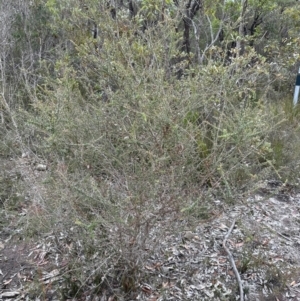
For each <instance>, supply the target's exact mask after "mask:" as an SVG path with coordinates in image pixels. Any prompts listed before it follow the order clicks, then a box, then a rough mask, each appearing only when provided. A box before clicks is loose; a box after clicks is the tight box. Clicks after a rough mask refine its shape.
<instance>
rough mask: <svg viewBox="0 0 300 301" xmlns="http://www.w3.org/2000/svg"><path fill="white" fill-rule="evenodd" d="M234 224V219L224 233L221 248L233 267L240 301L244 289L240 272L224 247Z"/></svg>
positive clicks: (242, 299)
mask: <svg viewBox="0 0 300 301" xmlns="http://www.w3.org/2000/svg"><path fill="white" fill-rule="evenodd" d="M234 225H235V220H234V221H233V222H232V225H231V227H230V229H229V230H228V232H227V234H226V235H225V237H224V240H223V244H222V245H223V248H224V250H225V251H226V253H227V255H228V258H229V261H230V263H231V266H232V268H233V271H234V274H235V277H236V279H237V282H238V284H239V288H240V301H244V290H243V284H242V280H241V277H240V274H239V272H238V270H237V268H236V265H235V262H234V259H233V257H232V254H231V253H230V251H229V249H228V248H227V247H226V242H227V239H228V237H229V235H230V234H231V232H232V230H233V227H234Z"/></svg>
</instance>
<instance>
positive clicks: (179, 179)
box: [0, 1, 300, 298]
mask: <svg viewBox="0 0 300 301" xmlns="http://www.w3.org/2000/svg"><path fill="white" fill-rule="evenodd" d="M13 2H14V1H13ZM15 2H16V3H15V4H16V5H17V1H15ZM71 2H72V6H70V5H69V4H68V1H61V2H57V1H32V3H31V4H29V3H25V4H23V6H22V5H21V4H18V5H17V9H16V10H13V8H12V7H11V6H10V5H8V4H7V5H4V4H2V6H3V9H4V11H5V12H6V13H7V14H9V16H10V18H12V20H13V21H12V22H11V24H9V25H10V27H8V28H7V29H6V31H5V32H4V33H3V34H6V39H7V41H9V43H10V44H9V45H8V46H7V49H4V48H3V49H2V48H1V50H0V51H1V58H2V61H1V62H2V63H1V64H3V65H2V69H1V70H2V71H1V72H2V86H1V96H2V100H1V110H2V111H1V114H2V115H1V144H0V151H1V155H2V156H3V157H10V158H17V157H20V156H21V155H22V153H24V152H28V153H29V156H30V157H33V158H35V160H37V161H39V160H40V161H43V162H46V165H47V168H48V178H47V180H46V181H44V182H43V185H44V187H45V189H46V190H47V197H46V198H43V199H41V200H40V202H39V207H40V210H39V212H38V214H37V212H36V211H34V212H33V214H32V215H31V214H28V215H27V221H26V227H25V228H24V231H25V232H24V233H25V235H26V233H27V235H28V236H29V237H30V238H31V239H37V238H38V237H39V235H42V234H43V233H47V232H49V230H50V229H51V231H52V233H53V235H58V236H59V235H60V233H62V232H63V233H65V239H66V240H69V242H68V243H69V244H70V243H71V242H72V243H73V244H74V246H75V245H76V247H74V248H75V249H76V251H74V254H72V257H71V259H72V260H71V261H70V267H71V266H72V269H71V268H70V270H72V272H70V273H71V276H72V277H75V278H77V279H80V283H81V285H79V286H78V287H77V286H75V287H74V288H73V292H72V293H70V292H69V295H70V294H71V295H72V294H73V295H74V296H75V295H76V294H79V292H80V289H82V287H83V286H84V285H91V282H93V283H94V284H95V285H96V286H97V287H98V289H99V290H101V287H102V288H103V286H107V287H109V286H112V287H113V286H114V283H115V282H117V283H119V284H120V286H121V288H122V290H121V291H123V293H124V294H128V293H129V292H132V291H134V290H135V288H136V286H137V285H138V283H139V282H140V281H141V280H142V279H143V277H144V276H143V274H142V272H141V271H140V267H141V265H142V262H143V261H144V260H145V259H146V258H148V257H149V256H150V255H151V254H153V253H155V251H156V250H157V249H158V248H159V244H160V241H161V240H162V239H163V238H164V236H165V233H169V232H170V231H174V233H176V232H178V233H179V232H180V231H181V230H182V229H180V228H174V225H175V224H176V221H178V220H185V221H186V222H187V224H188V225H190V227H193V225H195V224H196V223H197V222H199V220H202V219H204V220H205V219H209V218H211V217H213V215H214V214H215V211H214V210H215V208H214V201H216V200H218V201H221V202H222V204H223V206H225V207H226V206H234V204H236V203H237V202H239V200H241V199H242V198H245V197H246V196H249V195H250V194H252V193H254V192H255V189H256V187H257V183H259V181H262V180H266V179H280V180H282V181H283V182H284V181H288V182H291V183H293V184H296V183H297V181H298V179H297V177H296V175H297V173H298V172H299V168H298V167H299V163H298V153H299V151H298V150H299V148H300V143H299V121H298V120H299V113H298V111H299V110H298V108H293V107H292V105H291V102H292V89H293V86H292V84H291V83H293V82H294V77H295V70H296V68H295V62H296V59H295V58H294V60H292V59H291V57H293V55H294V54H295V52H294V50H295V48H296V47H297V45H298V46H299V37H298V38H297V37H296V34H295V33H294V32H293V31H289V32H288V33H287V34H286V35H287V37H286V36H280V37H279V38H278V37H277V36H276V30H277V27H280V24H283V25H284V26H285V28H287V30H288V26H290V25H291V24H290V23H289V22H292V21H291V20H292V19H291V18H289V16H293V18H294V19H295V20H294V21H293V22H294V23H293V26H298V27H299V17H298V15H295V12H296V11H297V9H296V5H295V4H291V5H290V6H288V5H287V6H286V7H284V13H280V11H281V10H280V9H281V7H280V5H283V4H280V2H278V3H277V2H276V1H275V2H276V3H277V4H276V5H277V6H276V7H271V6H270V7H269V6H268V5H269V4H270V3H269V2H268V1H267V2H266V3H269V4H264V5H265V6H264V7H263V8H264V11H263V13H264V14H265V15H266V16H267V17H266V19H265V20H266V21H265V22H266V23H262V25H261V26H260V27H259V28H258V29H257V31H256V33H255V34H253V35H245V36H244V37H238V36H237V33H236V31H235V29H234V28H230V27H229V26H230V25H229V24H230V22H227V19H226V18H225V17H224V19H223V20H220V19H219V17H217V15H218V14H219V15H220V16H221V15H222V14H221V13H220V10H222V11H223V13H224V14H227V15H228V16H229V17H228V18H233V19H234V18H235V17H236V16H237V14H240V13H242V10H241V8H240V7H239V6H233V5H232V6H230V5H229V4H227V6H226V5H224V6H222V5H221V4H218V5H216V7H213V5H208V3H206V2H207V1H203V3H202V4H203V6H204V8H203V9H204V10H202V11H201V10H199V11H195V15H196V16H197V18H196V19H193V20H191V22H192V23H191V24H192V25H190V28H189V29H188V30H189V33H190V38H189V39H190V40H187V38H188V36H187V31H186V30H187V28H186V23H185V22H186V21H184V22H182V14H184V13H185V11H184V10H183V8H182V7H180V6H176V5H175V4H172V5H171V2H172V3H173V1H166V5H167V6H168V5H170V7H169V6H168V7H169V8H168V11H167V10H166V11H165V13H164V18H161V14H162V8H161V7H160V6H155V5H154V4H153V5H154V6H151V5H150V4H151V3H150V2H151V1H150V2H149V3H150V4H149V3H148V2H147V1H144V2H145V3H144V4H143V5H144V6H143V7H142V8H140V10H139V12H134V11H133V10H132V11H131V14H133V12H134V14H136V15H135V16H131V18H129V17H128V15H126V14H125V13H126V12H127V10H126V9H125V8H124V7H122V6H121V5H120V6H118V7H115V8H113V7H107V6H106V5H102V4H97V3H96V1H86V2H87V3H86V6H88V8H86V7H82V6H81V4H80V3H79V1H78V3H77V1H71ZM73 2H74V3H73ZM154 2H155V3H156V2H157V1H153V3H154ZM174 2H175V1H174ZM256 2H257V5H258V3H260V2H259V1H254V3H256ZM98 5H99V6H101V9H98ZM252 5H254V4H252ZM271 8H272V9H274V12H275V13H274V14H275V15H276V16H280V18H279V17H278V19H276V20H275V17H274V19H272V16H271ZM26 9H28V10H26ZM214 10H215V11H216V12H217V13H216V14H215V13H213V11H214ZM22 11H25V12H26V14H27V15H26V18H25V17H24V15H22ZM253 11H255V7H251V6H250V5H249V6H248V7H247V12H246V14H245V15H242V19H243V20H244V22H245V24H246V23H247V22H249V24H248V25H251V24H250V23H251V20H252V19H251V18H252V13H253ZM114 12H115V13H116V14H117V15H116V16H114ZM202 16H206V19H205V20H206V21H203V23H201V22H200V21H199V20H200V19H201V17H202ZM222 16H223V15H222ZM190 18H192V17H191V16H190ZM270 19H272V20H270ZM10 20H11V19H10ZM96 20H97V21H96ZM183 20H185V19H183ZM238 20H239V19H238ZM272 21H273V22H277V23H274V24H273V23H272ZM197 22H198V23H197ZM268 22H269V23H268ZM280 22H281V23H280ZM42 24H43V30H41V29H40V26H41V25H42ZM271 24H273V26H274V28H268V26H271ZM184 26H185V27H184ZM222 26H223V27H222ZM257 26H258V25H257ZM276 26H277V27H276ZM23 28H24V29H23ZM195 28H196V29H197V30H196V29H195ZM266 28H268V37H269V39H268V40H267V39H265V40H264V38H265V36H264V35H263V30H265V29H266ZM91 29H93V30H94V31H95V32H94V36H92V35H91V34H90V30H91ZM194 29H195V30H194ZM266 30H267V29H266ZM96 31H97V33H98V34H97V35H96ZM198 32H202V33H203V35H204V33H207V35H206V36H207V39H208V37H210V35H212V37H213V38H212V39H211V40H209V41H205V39H204V37H203V36H202V35H200V34H199V35H198ZM182 33H185V34H184V35H182ZM221 33H222V35H223V37H222V39H220V37H219V35H220V34H221ZM208 34H209V35H208ZM275 36H276V37H277V38H275ZM232 39H233V40H232ZM235 39H242V42H243V43H242V46H243V48H242V49H243V51H240V49H239V48H230V47H229V45H233V44H232V43H233V42H234V40H235ZM276 39H278V40H276ZM284 39H288V41H289V44H288V45H287V44H286V43H283V42H282V41H284ZM187 42H188V43H189V44H190V46H189V47H190V48H185V49H183V48H184V47H182V45H185V47H187ZM253 43H254V44H255V45H253ZM282 43H283V44H282ZM262 44H263V45H262ZM254 46H257V47H254ZM24 49H25V50H24ZM261 49H263V50H261ZM278 51H279V52H281V53H282V56H284V57H285V58H288V59H286V60H284V59H283V57H282V56H280V55H279V54H278V55H277V53H278ZM284 51H285V54H283V52H284ZM287 52H288V54H287ZM295 55H296V54H295ZM4 63H5V65H4ZM8 65H9V67H8ZM1 183H2V184H1V185H2V186H3V185H6V186H5V187H8V186H7V182H5V181H4V182H1ZM4 191H7V189H6V188H5V189H4ZM12 201H13V202H15V201H14V200H12ZM58 247H59V246H58ZM95 254H97V256H95ZM108 259H109V260H108ZM95 267H97V268H95ZM82 269H83V270H84V271H89V277H87V276H86V274H84V273H81V271H82ZM74 275H75V276H74ZM71 276H70V277H71ZM66 282H68V281H67V280H66ZM66 285H69V284H66ZM119 293H120V292H119ZM62 294H63V293H62ZM65 297H66V298H67V297H68V296H65ZM69 297H70V296H69Z"/></svg>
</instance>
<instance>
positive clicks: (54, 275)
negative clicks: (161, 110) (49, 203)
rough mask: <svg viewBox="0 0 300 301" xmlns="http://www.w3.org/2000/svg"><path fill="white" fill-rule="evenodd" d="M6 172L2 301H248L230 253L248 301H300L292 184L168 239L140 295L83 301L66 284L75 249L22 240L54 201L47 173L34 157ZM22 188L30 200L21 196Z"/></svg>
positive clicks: (297, 216) (147, 270)
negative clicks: (31, 214)
mask: <svg viewBox="0 0 300 301" xmlns="http://www.w3.org/2000/svg"><path fill="white" fill-rule="evenodd" d="M1 166H2V171H1V174H0V182H1V187H4V188H5V189H4V190H5V191H2V192H1V193H0V200H1V204H0V205H1V208H0V211H1V213H0V217H1V223H0V230H1V232H0V284H1V286H0V300H74V301H75V300H101V301H106V300H107V301H113V300H148V301H155V300H204V301H205V300H241V294H240V291H239V282H238V280H237V275H236V274H235V273H234V270H233V266H232V264H231V263H230V261H229V255H230V256H232V258H233V259H234V263H235V265H236V267H237V271H238V274H239V276H240V278H241V282H240V285H241V286H242V288H243V296H242V297H243V298H244V300H249V301H250V300H251V301H252V300H280V301H283V300H300V191H299V190H298V189H296V188H295V187H292V186H290V185H289V184H287V183H282V182H280V181H268V182H265V183H261V185H260V189H259V190H258V192H257V193H256V194H255V195H253V196H252V197H250V198H248V199H245V200H242V201H240V202H239V203H238V204H236V205H234V206H231V207H228V208H224V207H223V206H222V204H221V202H219V201H218V200H216V212H218V214H217V215H216V216H215V218H213V219H211V220H209V221H206V222H203V221H201V222H199V224H198V226H197V227H196V228H193V229H189V230H186V231H183V232H182V233H180V235H178V234H176V235H175V234H174V233H177V231H174V233H172V231H170V232H168V233H165V236H164V237H165V239H164V240H163V241H161V242H160V246H159V249H158V250H157V252H156V254H155V255H152V256H150V257H149V258H148V260H147V261H146V262H145V264H144V266H143V267H142V270H143V272H144V275H146V276H145V277H144V278H143V279H144V280H143V281H141V282H139V283H137V285H136V289H135V291H134V292H131V293H130V294H127V295H125V294H123V297H121V295H120V294H119V295H118V294H113V290H111V291H110V293H108V292H107V290H103V291H101V290H98V291H97V294H94V295H93V296H92V295H90V294H89V293H88V288H87V290H86V293H85V292H83V293H81V294H80V297H79V296H78V297H76V296H73V297H72V298H69V299H68V298H67V297H66V298H65V299H63V298H62V295H61V283H62V282H61V281H62V279H63V277H64V276H63V275H64V274H65V267H66V264H67V262H68V258H69V257H68V256H69V253H68V250H70V249H71V246H68V244H64V248H65V252H62V251H61V248H60V249H58V248H57V244H58V241H61V238H59V237H55V236H54V235H52V233H49V234H47V235H45V236H44V237H41V238H40V239H39V241H36V240H34V239H33V240H32V239H30V238H29V239H28V238H26V239H25V238H23V236H22V230H23V227H24V223H26V215H27V213H28V211H30V210H31V211H32V210H36V211H37V212H38V210H39V206H40V205H41V201H42V200H44V201H45V200H47V193H46V190H45V189H44V186H43V181H44V179H45V178H46V176H47V171H43V170H37V168H36V166H37V163H35V162H34V163H33V162H32V161H31V160H29V159H28V158H26V156H24V157H23V158H20V159H18V160H15V161H14V162H12V161H10V160H8V159H6V160H2V162H1ZM20 185H21V186H22V185H23V186H22V187H23V188H22V191H23V192H24V191H25V194H24V193H18V190H16V187H20ZM24 187H25V188H24ZM7 198H15V199H16V202H15V204H16V206H13V207H12V206H11V205H10V207H9V208H8V207H7ZM20 199H21V201H20ZM9 203H10V204H11V202H9ZM182 223H184V221H183V220H182V221H177V224H174V229H175V228H178V226H179V224H182ZM232 225H234V228H233V229H232V231H231V232H230V231H229V229H230V227H231V226H232ZM181 228H185V229H186V227H181ZM226 234H228V238H227V241H224V238H225V236H226ZM61 235H62V237H63V233H62V234H61ZM224 243H225V246H226V247H227V248H228V250H229V251H230V254H228V253H227V252H226V250H225V248H224ZM73 281H74V283H75V282H76V279H74V280H73ZM82 289H84V287H83V288H82Z"/></svg>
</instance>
